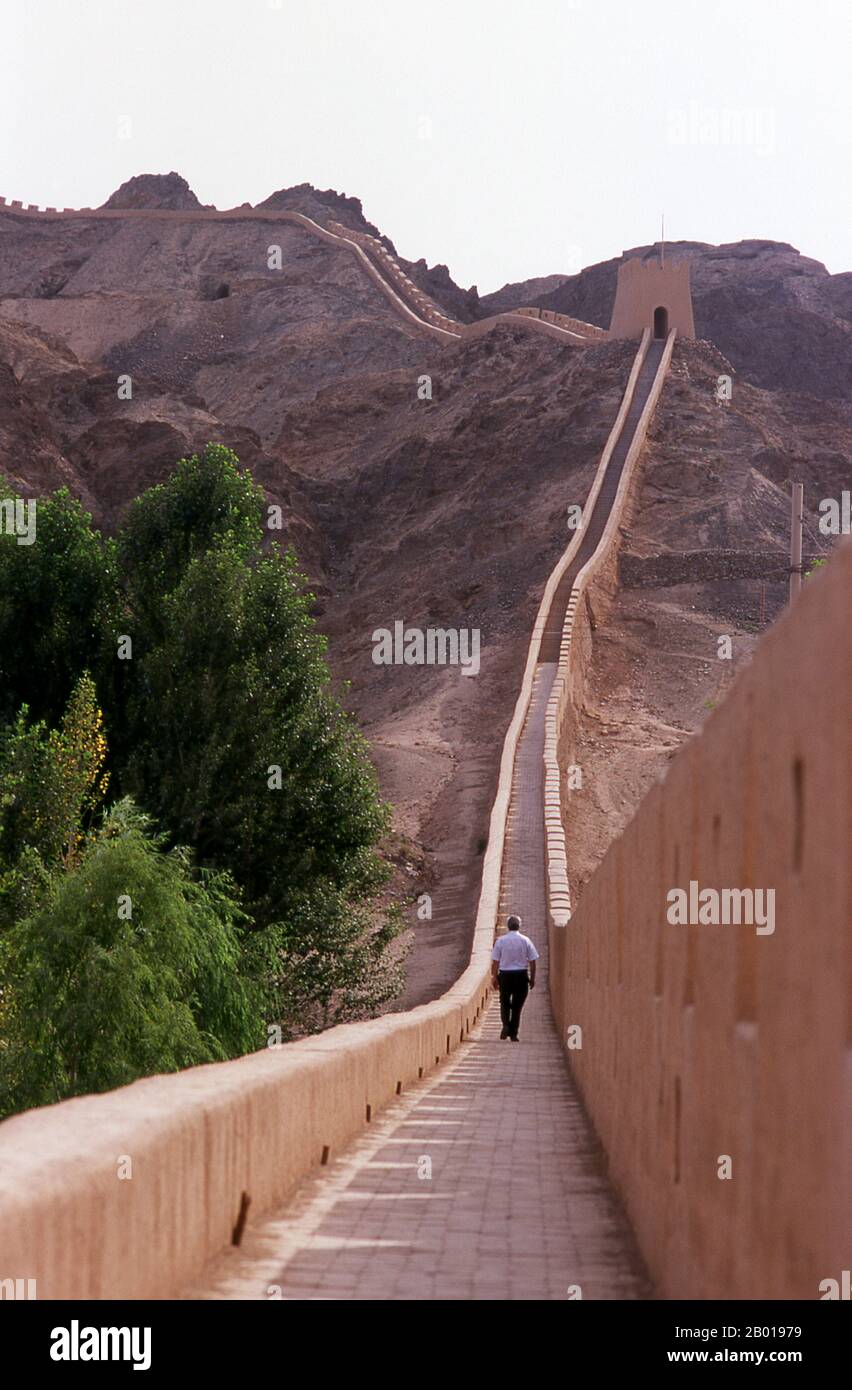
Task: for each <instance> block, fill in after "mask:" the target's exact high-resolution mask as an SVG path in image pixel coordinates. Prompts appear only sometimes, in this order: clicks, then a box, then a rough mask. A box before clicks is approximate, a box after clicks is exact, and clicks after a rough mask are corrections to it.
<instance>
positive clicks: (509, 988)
mask: <svg viewBox="0 0 852 1390" xmlns="http://www.w3.org/2000/svg"><path fill="white" fill-rule="evenodd" d="M497 984H498V985H499V987H500V1021H501V1023H502V1024H503V1027H504V1028H505V1029H506V1032H507V1033H508V1034H509V1037H510V1038H516V1037H517V1036H518V1024H519V1023H520V1021H521V1009H522V1008H523V1007H524V1000H525V999H526V997H527V993H528V991H529V987H530V980H529V975H528V974H527V972H526V970H499V971H498V972H497Z"/></svg>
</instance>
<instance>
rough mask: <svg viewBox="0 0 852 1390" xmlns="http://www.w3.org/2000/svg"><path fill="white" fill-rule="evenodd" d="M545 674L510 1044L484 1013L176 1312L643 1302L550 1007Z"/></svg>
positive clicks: (519, 859) (516, 866)
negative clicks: (517, 1029) (519, 1007)
mask: <svg viewBox="0 0 852 1390" xmlns="http://www.w3.org/2000/svg"><path fill="white" fill-rule="evenodd" d="M555 669H556V668H555V666H553V665H541V666H539V667H538V674H537V678H536V685H535V687H534V691H533V697H532V702H531V706H530V713H529V717H528V720H527V725H526V728H525V730H524V734H523V738H522V741H521V744H520V746H519V750H518V757H517V760H516V796H515V797H514V799H513V805H514V811H513V817H512V821H511V825H510V834H509V840H508V844H507V856H506V869H505V890H504V906H505V907H506V910H507V911H509V910H512V911H515V912H519V913H520V915H521V916H522V917H523V918H524V925H525V927H528V929H529V933H530V935H531V936H533V937H534V938H535V940H536V944H537V945H538V948H539V950H540V951H541V954H542V960H541V963H540V967H539V970H540V973H539V982H538V983H537V985H536V988H535V990H534V991H533V992H532V993H531V994H530V997H529V1001H528V1003H527V1005H526V1008H525V1011H524V1014H523V1017H522V1021H521V1042H519V1043H517V1044H514V1043H510V1042H501V1041H500V1038H499V1033H500V1015H499V1007H498V1004H497V1001H496V999H495V1000H492V1003H491V1006H490V1008H489V1009H488V1010H487V1012H486V1015H485V1018H484V1020H483V1023H482V1024H481V1026H480V1027H479V1028H478V1029H477V1030H476V1032H475V1033H474V1034H473V1035H472V1037H471V1040H470V1041H469V1042H467V1043H465V1044H463V1045H462V1046H461V1047H460V1048H459V1049H458V1051H457V1052H455V1053H454V1054H453V1056H452V1058H451V1059H449V1060H448V1061H447V1063H446V1064H445V1065H444V1066H443V1067H442V1068H441V1069H440V1070H439V1071H438V1072H436V1073H434V1074H433V1075H432V1077H430V1078H429V1079H428V1080H427V1081H425V1082H424V1083H422V1084H420V1085H418V1086H417V1087H416V1089H414V1090H412V1091H411V1092H410V1093H409V1094H408V1095H406V1096H403V1097H402V1098H401V1099H400V1100H399V1101H396V1102H394V1104H393V1105H391V1106H389V1107H388V1108H387V1109H386V1110H385V1111H384V1112H383V1113H382V1114H381V1115H380V1116H379V1118H378V1120H377V1121H376V1122H374V1123H373V1124H372V1125H371V1126H370V1127H369V1129H368V1130H367V1131H366V1132H365V1134H364V1135H363V1136H362V1137H361V1138H359V1139H358V1140H357V1141H356V1142H355V1143H354V1144H353V1145H351V1147H350V1148H349V1150H348V1151H347V1152H346V1153H344V1154H342V1155H341V1156H340V1158H339V1159H337V1161H336V1162H333V1163H331V1164H330V1165H329V1166H328V1167H327V1168H324V1169H322V1170H321V1173H320V1174H318V1175H317V1176H316V1177H314V1178H312V1179H310V1180H309V1181H308V1182H306V1183H304V1184H303V1185H302V1186H301V1188H300V1189H299V1192H298V1194H297V1196H296V1198H295V1199H294V1201H293V1202H292V1203H291V1204H290V1205H289V1206H288V1207H287V1208H286V1209H284V1210H283V1211H282V1212H281V1213H279V1214H278V1215H277V1216H275V1217H273V1218H272V1219H269V1220H266V1221H262V1222H260V1223H258V1224H257V1225H256V1226H253V1227H249V1229H248V1230H247V1232H246V1236H245V1238H244V1242H243V1245H242V1246H241V1247H240V1249H239V1250H236V1249H234V1250H230V1251H228V1252H226V1254H225V1255H224V1256H223V1257H222V1258H221V1259H219V1260H218V1261H216V1262H215V1263H214V1264H213V1265H211V1266H210V1267H208V1270H207V1271H206V1274H205V1276H204V1278H203V1280H202V1282H201V1283H200V1284H199V1285H196V1286H193V1287H192V1288H189V1289H187V1290H185V1296H186V1297H187V1298H214V1299H219V1298H237V1299H239V1298H242V1299H257V1298H271V1297H277V1296H280V1297H281V1298H284V1299H315V1298H320V1299H371V1300H377V1301H380V1300H387V1299H512V1300H514V1299H568V1298H569V1297H576V1296H577V1294H576V1291H575V1292H573V1293H570V1292H569V1290H571V1289H572V1286H574V1287H575V1288H576V1286H579V1288H580V1290H581V1291H582V1297H583V1298H585V1299H589V1298H611V1299H623V1298H641V1297H644V1296H647V1294H648V1288H647V1286H646V1284H645V1282H644V1280H643V1276H642V1273H641V1269H640V1266H639V1263H638V1260H637V1257H636V1253H635V1249H634V1246H633V1242H632V1239H631V1236H630V1232H629V1230H628V1228H627V1226H626V1224H625V1222H624V1220H623V1217H622V1216H621V1214H620V1211H619V1209H618V1207H617V1205H616V1203H615V1202H614V1200H613V1197H612V1194H611V1192H610V1190H609V1187H608V1184H607V1182H606V1179H605V1177H604V1175H603V1172H602V1169H601V1165H600V1162H599V1157H598V1152H597V1146H596V1143H595V1140H594V1136H593V1135H592V1133H591V1132H590V1130H589V1126H588V1124H587V1122H586V1119H585V1116H584V1114H583V1111H582V1109H581V1106H580V1103H579V1101H578V1098H577V1094H576V1091H575V1090H574V1087H573V1084H572V1082H571V1080H570V1077H569V1075H568V1072H567V1070H566V1067H565V1063H564V1060H563V1056H562V1051H561V1048H560V1046H559V1043H558V1040H557V1037H556V1032H555V1028H554V1025H553V1021H552V1018H551V1014H550V1009H549V1007H548V998H547V978H546V967H547V961H546V954H547V952H546V942H545V940H544V864H543V834H544V824H543V812H542V794H541V780H542V775H543V771H542V745H543V737H544V710H545V706H546V704H547V696H548V694H549V692H550V687H551V685H552V683H553V676H554V673H555ZM270 1290H271V1292H270Z"/></svg>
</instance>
